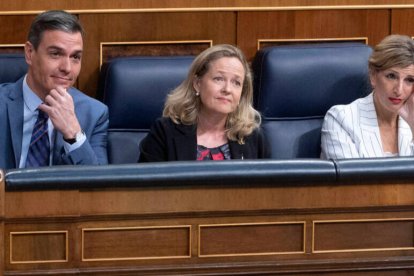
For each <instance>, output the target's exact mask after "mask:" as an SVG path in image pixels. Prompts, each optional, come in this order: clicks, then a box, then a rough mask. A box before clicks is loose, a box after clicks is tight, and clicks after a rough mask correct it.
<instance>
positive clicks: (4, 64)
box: [0, 54, 27, 83]
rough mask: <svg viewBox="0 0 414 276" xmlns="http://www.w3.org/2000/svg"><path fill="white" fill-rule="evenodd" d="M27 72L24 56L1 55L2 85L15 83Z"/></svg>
mask: <svg viewBox="0 0 414 276" xmlns="http://www.w3.org/2000/svg"><path fill="white" fill-rule="evenodd" d="M26 72H27V63H26V60H25V58H24V55H23V54H0V83H5V82H15V81H17V80H18V79H20V78H21V77H22V76H23V75H24V74H26Z"/></svg>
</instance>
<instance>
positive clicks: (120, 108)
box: [98, 56, 194, 164]
mask: <svg viewBox="0 0 414 276" xmlns="http://www.w3.org/2000/svg"><path fill="white" fill-rule="evenodd" d="M193 59H194V57H192V56H163V57H124V58H116V59H112V60H110V61H109V62H108V63H107V64H104V65H103V67H102V69H101V74H100V82H99V91H98V97H99V98H100V99H101V100H102V101H103V102H104V103H105V104H106V105H108V108H109V133H108V158H109V162H110V163H111V164H120V163H136V162H137V161H138V157H139V148H138V146H139V143H140V141H141V140H142V138H144V137H145V135H146V134H147V132H148V131H149V129H150V127H151V125H152V123H153V122H154V121H155V119H156V118H158V117H160V116H161V115H162V109H163V107H164V101H165V97H166V95H167V94H168V93H169V92H170V91H171V90H172V89H174V88H175V87H177V86H178V85H179V84H180V83H181V82H182V81H183V80H184V79H185V77H186V76H187V73H188V69H189V67H190V65H191V62H192V61H193Z"/></svg>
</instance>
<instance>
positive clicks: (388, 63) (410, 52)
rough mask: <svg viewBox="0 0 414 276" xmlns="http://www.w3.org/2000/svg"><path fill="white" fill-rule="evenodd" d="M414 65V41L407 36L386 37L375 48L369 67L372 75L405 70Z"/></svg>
mask: <svg viewBox="0 0 414 276" xmlns="http://www.w3.org/2000/svg"><path fill="white" fill-rule="evenodd" d="M413 64H414V41H413V39H412V38H411V37H408V36H406V35H389V36H386V37H385V38H384V39H383V40H382V41H381V42H380V43H379V44H377V46H375V47H374V51H373V52H372V54H371V56H370V58H369V60H368V67H369V71H370V73H371V74H373V73H375V72H379V71H384V70H387V69H390V68H391V67H400V68H405V67H408V66H410V65H413Z"/></svg>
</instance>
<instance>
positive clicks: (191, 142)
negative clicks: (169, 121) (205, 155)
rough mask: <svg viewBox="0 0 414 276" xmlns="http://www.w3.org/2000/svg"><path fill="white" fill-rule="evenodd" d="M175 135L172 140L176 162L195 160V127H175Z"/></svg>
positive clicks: (180, 125)
mask: <svg viewBox="0 0 414 276" xmlns="http://www.w3.org/2000/svg"><path fill="white" fill-rule="evenodd" d="M175 128H176V131H177V132H176V133H177V134H178V135H174V136H175V137H174V138H173V140H174V143H175V150H176V156H177V160H196V159H197V134H196V131H197V128H196V127H195V126H193V125H192V126H187V125H182V124H178V125H175Z"/></svg>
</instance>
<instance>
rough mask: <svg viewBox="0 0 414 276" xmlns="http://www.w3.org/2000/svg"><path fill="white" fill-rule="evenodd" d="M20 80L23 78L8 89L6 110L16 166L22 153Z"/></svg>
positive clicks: (21, 90) (21, 88)
mask: <svg viewBox="0 0 414 276" xmlns="http://www.w3.org/2000/svg"><path fill="white" fill-rule="evenodd" d="M22 81H23V79H21V81H18V82H17V83H16V84H15V86H14V87H13V88H14V89H10V90H9V91H10V94H9V102H8V103H7V112H8V118H9V126H10V133H11V140H12V143H13V152H14V160H15V162H16V167H19V163H20V156H21V154H22V139H23V104H24V102H23V87H22V85H23V83H22Z"/></svg>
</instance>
